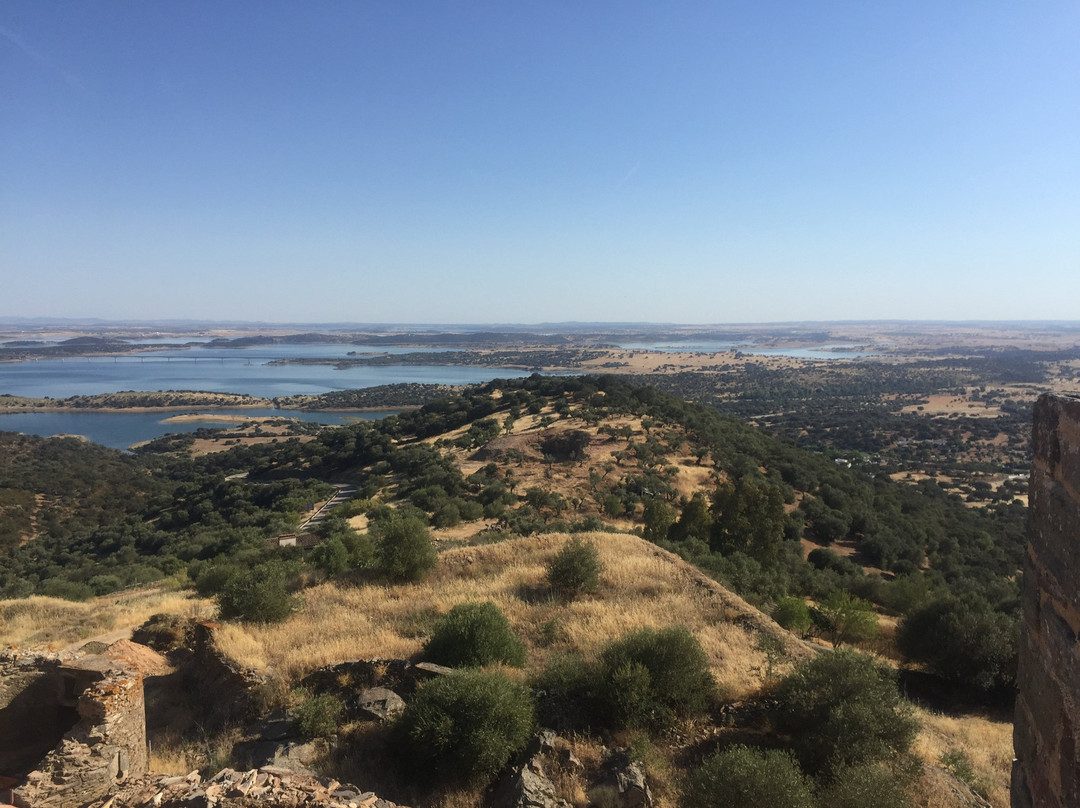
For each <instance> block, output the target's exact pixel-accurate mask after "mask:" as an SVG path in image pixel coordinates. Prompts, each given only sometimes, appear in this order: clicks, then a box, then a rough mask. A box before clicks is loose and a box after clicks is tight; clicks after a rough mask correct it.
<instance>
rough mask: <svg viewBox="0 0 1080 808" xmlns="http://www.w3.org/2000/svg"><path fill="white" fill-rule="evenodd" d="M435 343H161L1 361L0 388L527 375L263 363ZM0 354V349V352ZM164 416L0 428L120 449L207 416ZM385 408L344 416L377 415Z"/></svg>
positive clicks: (21, 419)
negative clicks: (137, 349)
mask: <svg viewBox="0 0 1080 808" xmlns="http://www.w3.org/2000/svg"><path fill="white" fill-rule="evenodd" d="M440 350H441V349H437V350H432V349H426V351H425V349H418V348H389V349H387V348H383V347H377V348H376V347H365V346H363V345H341V344H304V345H263V346H256V347H252V348H239V349H235V348H234V349H228V348H210V347H194V348H190V349H186V350H183V349H180V350H177V349H169V350H162V351H151V352H147V353H141V354H134V355H130V356H115V357H113V356H94V357H79V358H67V359H41V360H36V361H34V360H32V361H26V362H8V363H0V393H7V394H10V395H14V396H28V397H32V398H45V397H49V398H67V397H68V396H77V395H96V394H100V393H115V392H119V391H122V390H138V391H146V392H156V391H163V390H199V391H207V392H213V393H246V394H248V395H251V396H258V397H260V398H276V397H278V396H288V395H300V394H309V395H317V394H319V393H328V392H330V391H332V390H350V389H356V388H363V387H374V386H376V385H381V384H397V383H403V382H414V383H419V384H447V385H463V384H477V383H480V382H487V381H491V380H492V379H495V378H520V377H522V376H528V375H529V372H528V371H524V370H519V369H511V368H490V367H473V366H463V365H436V364H432V365H380V366H370V367H369V366H360V367H350V368H346V369H344V370H335V369H334V367H333V366H332V365H271V364H269V363H270V362H272V361H274V360H275V359H288V358H324V357H330V358H342V359H344V358H345V357H346V356H347V355H348V354H349V353H350V352H354V354H364V353H373V354H397V353H406V352H408V353H415V352H419V351H425V352H428V353H438V352H440ZM2 356H3V352H2V350H0V358H2ZM188 411H190V410H185V409H180V410H176V411H172V412H164V411H160V412H154V413H134V412H133V413H124V412H119V413H115V412H108V413H106V412H92V411H89V412H62V413H45V412H20V413H11V414H0V430H3V431H9V432H26V433H29V434H32V435H42V436H49V435H84V436H86V437H87V438H89V439H90V440H93V441H94V442H96V443H101V444H104V445H106V446H112V447H114V448H118V449H124V448H127V447H128V446H130V445H131V444H133V443H138V442H140V441H144V440H150V439H151V438H155V437H158V436H160V435H164V434H166V433H169V432H193V431H195V430H196V429H199V428H200V427H212V426H214V424H213V423H212V422H193V423H168V424H166V423H162V421H163V420H164V419H165V418H168V417H170V416H172V415H176V414H179V413H181V412H188ZM215 412H221V413H232V414H240V415H251V416H252V417H257V416H259V415H277V416H281V417H285V418H301V419H303V420H305V421H316V422H318V423H324V424H335V423H336V424H341V423H345V421H344V420H343V419H342V415H341V414H340V413H326V412H313V413H304V412H297V411H295V410H248V409H240V410H229V409H223V410H215ZM387 414H389V413H381V414H380V413H355V414H354V413H349V417H353V416H354V415H355V416H358V417H363V418H378V417H383V416H385V415H387Z"/></svg>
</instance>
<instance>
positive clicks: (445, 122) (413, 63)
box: [0, 0, 1080, 323]
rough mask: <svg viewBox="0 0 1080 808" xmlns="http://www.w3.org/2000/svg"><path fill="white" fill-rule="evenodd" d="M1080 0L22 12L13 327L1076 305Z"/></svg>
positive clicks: (9, 18) (2, 248)
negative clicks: (111, 321) (35, 321)
mask: <svg viewBox="0 0 1080 808" xmlns="http://www.w3.org/2000/svg"><path fill="white" fill-rule="evenodd" d="M1078 42H1080V4H1077V3H1076V2H1075V1H1074V0H1068V1H1067V2H1065V1H1061V2H1058V1H1057V0H1045V1H1043V0H1040V1H1039V2H1019V1H1018V0H1012V1H1010V2H996V1H995V0H971V1H970V2H968V1H965V0H957V1H956V2H949V3H941V2H916V1H912V2H904V3H900V2H893V3H889V2H883V3H874V2H866V1H865V0H852V1H851V2H837V1H833V0H822V1H821V2H813V3H810V2H805V0H790V1H789V2H770V1H769V0H747V2H715V1H714V2H670V3H664V2H649V3H643V2H633V0H630V1H624V2H591V3H580V2H545V3H539V2H527V1H524V2H517V1H516V0H515V2H488V3H480V2H455V3H447V2H389V0H388V1H387V2H361V1H360V0H348V1H346V0H333V1H331V0H304V2H300V0H296V1H295V2H273V0H259V2H254V1H252V2H246V1H241V0H205V1H200V0H177V1H176V2H170V1H169V0H154V2H147V1H146V0H123V1H121V0H81V2H77V3H76V2H68V1H67V0H64V1H63V2H53V1H52V0H0V315H21V316H72V317H90V316H94V317H104V318H168V317H182V318H208V319H230V320H236V319H245V320H277V321H293V322H297V321H305V322H330V321H354V322H424V323H461V322H476V323H482V322H524V323H529V322H542V321H567V320H579V321H654V322H682V323H726V322H761V321H767V322H773V321H786V320H830V319H884V318H901V319H1042V318H1045V319H1080V48H1078V47H1077V43H1078Z"/></svg>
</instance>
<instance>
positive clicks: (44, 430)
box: [0, 409, 397, 449]
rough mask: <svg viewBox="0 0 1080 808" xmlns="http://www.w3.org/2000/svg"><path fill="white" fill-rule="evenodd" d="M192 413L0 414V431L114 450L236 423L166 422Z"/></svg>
mask: <svg viewBox="0 0 1080 808" xmlns="http://www.w3.org/2000/svg"><path fill="white" fill-rule="evenodd" d="M185 412H191V410H190V409H187V410H184V409H180V410H161V411H158V412H17V413H0V431H4V432H25V433H27V434H30V435H40V436H42V437H49V436H51V435H82V436H83V437H86V438H89V439H90V440H92V441H93V442H94V443H100V444H102V445H104V446H111V447H112V448H113V449H127V448H128V447H129V446H131V445H132V444H135V443H141V442H142V441H146V440H152V439H154V438H158V437H161V436H162V435H164V434H166V433H169V432H194V431H196V430H198V429H203V428H209V429H214V428H224V427H227V426H235V425H236V423H235V422H227V421H211V420H205V421H204V420H199V421H182V422H173V423H166V421H165V419H166V418H171V417H172V416H174V415H179V414H181V413H185ZM395 412H397V410H385V411H380V412H357V413H347V414H345V413H339V412H298V411H295V410H274V409H250V410H230V409H226V410H214V411H213V412H212V413H206V412H201V413H200V415H205V416H207V417H208V418H209V417H211V416H213V415H241V416H244V417H246V418H261V417H264V416H274V417H280V418H295V419H298V420H300V421H311V422H314V423H318V424H334V425H338V424H345V423H348V420H347V419H349V418H364V419H369V420H375V419H378V418H385V417H386V416H388V415H393V414H394V413H395Z"/></svg>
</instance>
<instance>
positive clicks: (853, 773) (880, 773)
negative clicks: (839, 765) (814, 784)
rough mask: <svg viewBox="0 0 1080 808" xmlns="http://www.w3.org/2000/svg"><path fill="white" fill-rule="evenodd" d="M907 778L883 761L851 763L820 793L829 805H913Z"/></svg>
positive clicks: (877, 807) (831, 807)
mask: <svg viewBox="0 0 1080 808" xmlns="http://www.w3.org/2000/svg"><path fill="white" fill-rule="evenodd" d="M908 785H909V784H908V782H907V781H906V778H905V777H903V776H901V775H899V774H897V773H896V772H894V771H893V770H892V769H890V768H889V767H887V766H885V765H883V764H881V763H868V764H862V765H859V766H848V767H847V768H845V769H841V770H840V771H838V772H836V773H835V774H834V776H833V779H832V781H831V782H830V783H829V784H828V785H826V786H825V787H824V788H823V789H822V791H821V794H820V796H819V802H820V804H821V805H823V806H828V808H867V806H873V808H911V798H910V797H909V796H908V794H907V790H908Z"/></svg>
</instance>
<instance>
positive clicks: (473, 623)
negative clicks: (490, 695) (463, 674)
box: [423, 601, 525, 668]
mask: <svg viewBox="0 0 1080 808" xmlns="http://www.w3.org/2000/svg"><path fill="white" fill-rule="evenodd" d="M423 654H424V658H425V659H427V660H430V661H431V662H437V663H439V664H440V665H449V666H450V667H453V668H459V667H461V668H478V667H481V666H483V665H491V664H494V663H497V662H502V663H504V664H506V665H511V666H513V667H515V668H520V667H522V666H524V664H525V644H524V643H523V642H522V641H521V639H520V638H519V637H518V636H517V635H516V634H515V633H514V630H513V629H512V628H510V623H509V622H508V621H507V619H506V617H505V616H504V615H503V613H502V612H501V611H500V610H499V607H498V606H496V605H495V604H494V603H492V602H491V601H487V602H485V603H459V604H458V605H457V606H455V607H454V608H452V609H451V610H450V611H449V612H447V613H446V614H445V615H444V616H443V618H442V619H441V620H439V622H438V623H436V625H435V630H434V632H433V633H432V635H431V639H429V640H428V641H427V643H426V644H425V645H424V651H423Z"/></svg>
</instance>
